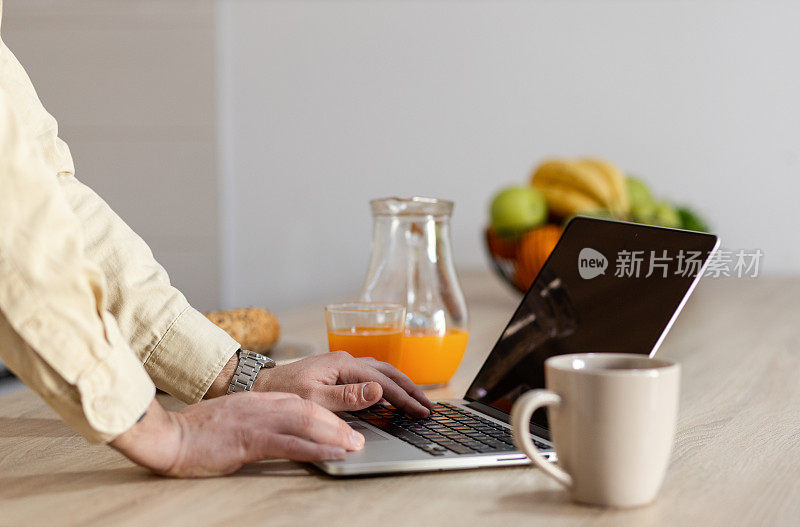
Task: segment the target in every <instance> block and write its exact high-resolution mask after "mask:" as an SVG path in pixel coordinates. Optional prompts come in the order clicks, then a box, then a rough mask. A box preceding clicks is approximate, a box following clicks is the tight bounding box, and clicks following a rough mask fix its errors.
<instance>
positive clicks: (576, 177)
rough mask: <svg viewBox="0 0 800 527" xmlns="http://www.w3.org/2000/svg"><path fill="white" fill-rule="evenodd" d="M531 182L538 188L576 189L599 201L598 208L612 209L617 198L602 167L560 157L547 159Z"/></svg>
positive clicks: (534, 174)
mask: <svg viewBox="0 0 800 527" xmlns="http://www.w3.org/2000/svg"><path fill="white" fill-rule="evenodd" d="M531 184H533V185H534V186H536V187H537V188H538V187H539V186H558V187H563V188H567V189H573V190H576V191H578V192H580V193H582V194H583V195H585V196H586V197H588V198H589V199H591V200H593V201H594V202H596V203H598V204H599V206H598V207H597V208H608V209H610V208H611V207H612V206H615V201H616V199H617V196H616V194H615V190H614V188H613V187H612V186H611V185H610V184H609V180H608V178H607V177H606V176H605V175H604V174H603V173H602V172H601V170H600V169H598V168H596V167H595V166H593V165H590V164H586V163H576V162H572V161H565V160H560V159H551V160H548V161H545V162H544V163H542V164H541V165H539V168H537V169H536V171H535V172H534V173H533V177H532V178H531ZM548 203H549V201H548Z"/></svg>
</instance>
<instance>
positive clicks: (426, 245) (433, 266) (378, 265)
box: [361, 197, 468, 387]
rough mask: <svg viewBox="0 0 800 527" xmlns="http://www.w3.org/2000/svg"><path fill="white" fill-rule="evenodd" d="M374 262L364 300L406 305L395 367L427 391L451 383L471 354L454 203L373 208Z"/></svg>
mask: <svg viewBox="0 0 800 527" xmlns="http://www.w3.org/2000/svg"><path fill="white" fill-rule="evenodd" d="M370 206H371V207H372V216H373V221H374V230H373V238H372V257H371V259H370V262H369V268H368V269H367V276H366V279H365V280H364V286H363V288H362V289H361V300H362V301H364V302H394V303H398V304H402V305H404V306H406V323H405V332H404V335H403V339H402V346H401V353H400V357H399V361H398V363H397V364H395V366H397V368H398V369H400V370H401V371H402V372H403V373H405V374H406V375H408V376H409V377H411V379H412V380H413V381H414V382H416V383H417V384H420V385H423V386H428V387H430V386H438V385H442V384H445V383H447V382H448V381H449V380H450V378H451V377H452V376H453V374H454V373H455V371H456V369H457V368H458V365H459V364H460V363H461V359H462V358H463V356H464V350H465V349H466V347H467V338H468V328H467V306H466V303H465V302H464V294H463V293H462V292H461V286H460V285H459V283H458V277H457V276H456V271H455V266H454V264H453V253H452V248H451V244H450V215H451V213H452V211H453V202H451V201H444V200H439V199H433V198H419V197H415V198H384V199H376V200H372V201H370Z"/></svg>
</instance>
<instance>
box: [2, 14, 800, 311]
mask: <svg viewBox="0 0 800 527" xmlns="http://www.w3.org/2000/svg"><path fill="white" fill-rule="evenodd" d="M215 4H216V12H215V11H214V9H215V8H214V5H215ZM4 10H5V13H4V22H3V35H4V38H5V40H6V42H7V43H8V44H9V46H10V47H11V48H12V50H14V51H15V52H16V53H17V55H18V56H19V58H20V60H21V61H22V62H23V64H24V65H25V66H26V67H27V69H28V71H29V73H30V74H31V77H32V78H33V80H34V83H35V84H36V86H37V88H38V89H39V92H40V95H41V96H42V99H43V100H44V103H45V105H46V107H47V108H48V109H50V111H51V112H52V113H53V114H54V115H55V116H56V118H58V120H59V122H60V124H61V130H62V135H63V137H65V139H66V140H67V141H68V142H69V144H70V146H71V147H72V150H73V154H74V155H75V158H76V159H75V160H76V165H77V170H78V176H79V177H80V178H82V179H83V180H84V181H86V182H87V183H89V184H91V185H92V186H94V187H95V188H96V189H97V190H98V191H99V192H100V194H101V195H103V196H104V197H105V198H106V199H107V200H108V201H109V202H110V203H111V205H112V206H113V207H115V208H116V209H117V210H118V211H119V212H120V214H121V215H122V216H123V218H125V219H126V220H127V221H128V222H129V223H130V224H131V225H132V226H133V227H134V228H135V229H136V230H137V231H139V232H140V234H142V236H143V237H144V238H145V239H146V240H147V241H148V242H149V243H150V244H151V245H152V246H153V249H154V252H155V254H156V256H157V257H158V258H159V259H160V260H161V261H162V263H163V264H164V265H165V266H166V267H167V269H168V270H169V271H170V275H171V277H172V279H173V281H174V282H175V283H176V285H178V286H179V287H180V288H181V289H183V290H184V292H185V293H186V294H187V296H188V297H189V298H190V300H192V301H193V303H195V305H197V306H198V307H199V308H201V309H210V308H213V307H216V306H217V305H219V304H220V296H221V295H222V296H223V299H222V303H224V304H225V305H227V306H233V305H242V304H245V305H246V304H263V305H266V306H268V307H272V308H284V307H291V306H293V305H298V304H300V303H302V302H304V301H307V300H309V299H312V298H337V297H340V296H342V295H345V294H347V293H349V292H351V291H353V290H354V289H357V288H358V287H359V285H360V282H361V278H362V275H363V273H364V270H365V267H366V259H367V257H368V254H367V253H368V250H369V238H370V228H371V226H370V221H371V219H370V216H369V209H368V206H367V201H368V200H369V199H370V198H373V197H378V196H386V195H391V194H399V195H411V194H422V195H433V196H440V197H445V198H450V199H454V200H455V201H456V210H455V216H454V219H453V221H454V242H455V252H456V258H457V262H458V263H459V264H460V265H461V266H462V267H478V266H484V265H485V263H486V259H485V255H484V252H483V247H482V245H481V231H482V228H483V226H484V225H485V223H486V204H487V201H488V200H489V198H490V196H491V194H492V192H493V191H494V190H496V189H497V188H499V187H501V186H503V185H506V184H510V183H515V182H523V181H524V180H525V179H526V177H527V173H528V171H529V170H530V168H531V166H532V165H533V164H534V163H535V162H536V161H537V160H538V159H541V158H542V157H543V156H546V155H551V154H564V155H571V154H582V153H597V154H601V155H605V156H608V157H610V158H611V159H614V160H617V161H618V162H619V163H620V164H622V165H623V166H624V167H625V168H627V169H628V170H630V171H634V172H638V173H641V174H642V175H644V176H645V177H646V178H647V179H648V180H650V181H651V182H652V183H653V186H654V187H655V188H656V189H657V190H658V191H659V192H660V193H661V194H663V195H664V196H666V197H670V198H673V199H675V200H679V201H687V202H690V203H693V204H695V205H696V206H697V207H698V208H699V209H701V210H702V211H704V212H705V213H706V215H707V216H709V218H710V219H711V220H712V221H713V223H714V225H715V226H716V227H717V230H718V231H719V232H720V233H721V234H722V235H723V238H724V239H725V241H726V244H727V245H728V246H730V247H744V248H761V249H763V250H764V252H765V259H764V264H765V266H766V269H767V270H768V271H770V272H800V248H798V246H797V244H795V243H794V240H795V239H796V236H795V228H796V225H797V223H798V222H797V220H795V218H794V207H795V205H794V203H795V200H796V198H795V196H797V195H800V192H799V191H800V177H798V176H800V174H798V172H800V98H798V96H797V94H798V93H800V68H797V66H796V62H797V60H796V59H797V57H796V55H797V50H798V49H800V32H798V31H797V30H796V28H797V27H798V25H800V4H798V3H792V4H782V3H777V2H753V3H731V2H633V1H631V2H613V1H610V0H601V1H596V2H578V1H572V2H544V1H531V2H507V1H493V2H490V1H488V0H486V1H478V0H473V1H454V2H445V1H406V2H402V1H393V2H387V1H378V0H372V1H340V0H326V1H320V2H310V1H302V0H292V1H277V0H249V1H244V0H217V1H216V2H213V1H212V0H203V1H200V2H198V1H195V0H163V1H159V0H142V1H139V2H117V1H113V0H71V1H69V2H53V1H52V0H6V1H5V2H4ZM217 54H218V55H219V62H217V57H216V55H217ZM215 103H216V106H217V108H216V115H215V108H214V106H215ZM217 122H219V124H220V127H219V129H217ZM217 152H219V160H218V156H217ZM218 161H219V162H218ZM218 177H219V180H217V178H218ZM218 190H219V191H220V192H221V194H222V200H223V203H222V204H221V206H219V204H218V202H217V200H218V198H217V191H218ZM218 220H219V221H222V222H223V227H224V232H225V235H224V236H222V237H220V236H218V232H217V228H218ZM220 280H221V281H222V286H220Z"/></svg>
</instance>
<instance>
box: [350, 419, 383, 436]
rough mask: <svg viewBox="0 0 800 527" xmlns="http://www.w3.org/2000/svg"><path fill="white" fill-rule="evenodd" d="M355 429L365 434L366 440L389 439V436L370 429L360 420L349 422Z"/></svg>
mask: <svg viewBox="0 0 800 527" xmlns="http://www.w3.org/2000/svg"><path fill="white" fill-rule="evenodd" d="M347 424H349V425H350V427H351V428H352V429H353V430H356V431H357V432H359V433H361V434H362V435H363V436H364V440H365V441H386V440H387V439H389V438H388V437H383V436H382V435H380V434H378V433H375V432H374V431H372V430H370V429H369V428H367V427H366V426H364V425H362V424H361V423H358V422H350V423H347Z"/></svg>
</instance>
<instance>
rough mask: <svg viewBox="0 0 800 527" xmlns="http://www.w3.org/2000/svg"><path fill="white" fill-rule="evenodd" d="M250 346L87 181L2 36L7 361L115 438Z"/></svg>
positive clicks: (1, 355)
mask: <svg viewBox="0 0 800 527" xmlns="http://www.w3.org/2000/svg"><path fill="white" fill-rule="evenodd" d="M1 18H2V0H0V20H1ZM0 35H2V34H1V33H0ZM238 348H239V345H238V343H237V342H236V341H234V340H233V339H232V338H231V337H230V336H228V334H227V333H225V332H224V331H222V330H221V329H219V328H218V327H217V326H215V325H214V324H212V323H211V322H209V321H208V320H207V319H206V318H205V317H204V316H203V315H202V314H200V313H198V312H197V311H196V310H195V309H193V308H192V307H191V306H189V304H188V302H187V301H186V299H185V298H184V296H183V295H182V294H181V293H180V291H178V290H177V289H175V288H174V287H172V286H171V285H170V283H169V278H168V276H167V273H166V272H165V271H164V269H163V268H162V267H161V266H160V265H159V264H158V263H157V262H156V261H155V259H154V258H153V255H152V252H151V251H150V248H149V247H148V246H147V244H146V243H145V242H144V241H143V240H142V239H141V238H139V236H137V235H136V234H135V233H134V232H133V231H132V230H131V229H130V228H129V227H128V226H127V225H126V224H125V223H124V222H123V221H122V220H121V219H120V218H119V217H118V216H117V215H116V214H115V213H114V212H113V211H112V210H111V208H110V207H109V206H108V205H107V204H106V203H105V202H104V201H103V200H102V199H101V198H100V197H99V196H98V195H97V194H95V193H94V192H93V191H92V190H91V189H90V188H88V187H87V186H86V185H84V184H82V183H81V182H80V181H79V180H78V179H76V177H75V169H74V167H73V162H72V157H71V156H70V153H69V148H68V147H67V145H66V144H65V143H64V142H63V141H62V140H61V139H59V137H58V125H57V123H56V121H55V119H53V117H52V116H50V114H48V113H47V111H46V110H45V109H44V107H43V106H42V104H41V102H40V101H39V98H38V96H37V94H36V91H35V90H34V88H33V85H32V84H31V82H30V79H29V78H28V76H27V74H26V73H25V71H24V69H23V68H22V66H21V65H20V63H19V62H18V61H17V59H16V58H15V57H14V55H13V54H12V53H11V51H10V50H9V49H8V48H7V47H6V45H5V44H4V43H3V42H2V40H1V36H0V359H2V361H3V362H5V363H6V365H7V366H8V367H9V368H10V369H11V370H12V371H13V372H14V373H15V374H17V375H18V376H19V378H20V379H22V381H23V382H25V383H26V384H27V385H28V386H29V387H31V388H32V389H33V390H35V391H36V392H37V393H38V394H39V395H40V396H41V397H42V398H43V399H44V400H45V401H46V402H47V403H48V404H49V405H50V406H51V407H52V408H53V409H55V411H56V412H58V413H59V415H60V416H61V417H62V418H63V419H64V420H65V421H66V422H68V423H69V424H70V425H71V426H72V427H73V428H75V429H76V430H77V431H78V432H79V433H80V434H82V435H83V436H84V437H86V438H87V439H88V440H90V441H93V442H106V441H110V440H111V439H113V438H114V437H116V436H117V435H119V434H120V433H122V432H124V431H125V430H127V429H128V428H130V427H131V426H132V425H133V424H134V423H135V422H136V421H137V420H138V419H139V417H141V415H142V414H143V413H144V411H145V409H146V408H147V406H148V405H149V403H150V402H151V401H152V399H153V395H154V391H155V390H154V386H157V387H158V388H160V389H162V390H164V391H166V392H168V393H171V394H172V395H174V396H176V397H178V398H179V399H181V400H183V401H185V402H188V403H192V402H196V401H198V400H200V399H201V398H202V397H203V395H204V394H205V393H206V391H207V390H208V388H209V387H210V385H211V383H212V382H213V381H214V379H215V378H216V377H217V375H218V374H219V372H220V370H221V369H222V367H223V366H224V365H225V363H226V362H227V361H228V359H230V357H231V356H232V355H233V354H234V353H235V352H236V350H237V349H238Z"/></svg>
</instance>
